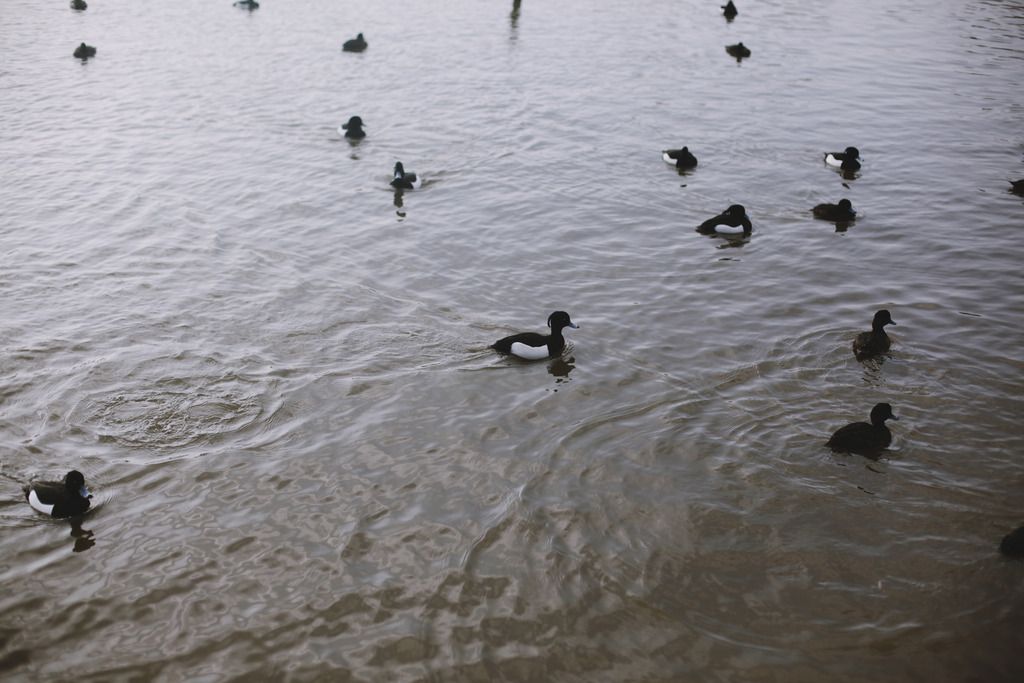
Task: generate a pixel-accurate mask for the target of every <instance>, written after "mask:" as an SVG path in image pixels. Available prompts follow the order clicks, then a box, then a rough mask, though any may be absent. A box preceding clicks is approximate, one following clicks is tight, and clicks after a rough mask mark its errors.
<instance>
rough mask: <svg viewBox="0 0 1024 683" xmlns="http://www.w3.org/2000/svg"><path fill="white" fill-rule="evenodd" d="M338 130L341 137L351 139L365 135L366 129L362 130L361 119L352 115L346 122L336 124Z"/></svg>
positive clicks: (359, 138) (357, 138) (358, 138)
mask: <svg viewBox="0 0 1024 683" xmlns="http://www.w3.org/2000/svg"><path fill="white" fill-rule="evenodd" d="M338 132H339V133H341V135H342V136H343V137H346V138H351V139H353V140H361V139H362V138H365V137H366V131H365V130H363V120H362V119H361V118H359V117H358V116H353V117H351V118H349V120H348V123H343V124H341V125H340V126H338Z"/></svg>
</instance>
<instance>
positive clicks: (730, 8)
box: [721, 0, 740, 20]
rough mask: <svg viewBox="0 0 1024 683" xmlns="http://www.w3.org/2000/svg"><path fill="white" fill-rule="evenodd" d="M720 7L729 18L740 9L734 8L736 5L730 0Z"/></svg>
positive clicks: (733, 16) (734, 16)
mask: <svg viewBox="0 0 1024 683" xmlns="http://www.w3.org/2000/svg"><path fill="white" fill-rule="evenodd" d="M721 7H722V14H724V15H725V18H726V19H730V20H731V19H735V18H736V15H737V14H739V13H740V11H739V10H738V9H736V5H734V4H732V0H729V2H727V3H726V4H724V5H722V6H721Z"/></svg>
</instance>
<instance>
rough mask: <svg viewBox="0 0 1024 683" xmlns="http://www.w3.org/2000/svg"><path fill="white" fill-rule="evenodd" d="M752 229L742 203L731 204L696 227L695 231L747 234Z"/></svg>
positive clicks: (707, 233)
mask: <svg viewBox="0 0 1024 683" xmlns="http://www.w3.org/2000/svg"><path fill="white" fill-rule="evenodd" d="M752 230H753V226H752V225H751V224H750V219H749V218H747V210H746V209H744V208H743V205H742V204H733V205H732V206H730V207H729V208H728V209H726V210H725V211H723V212H722V213H720V214H718V215H717V216H715V217H714V218H709V219H708V220H706V221H704V222H703V223H701V224H700V226H699V227H698V228H697V232H699V233H700V234H702V235H749V234H750V232H751V231H752Z"/></svg>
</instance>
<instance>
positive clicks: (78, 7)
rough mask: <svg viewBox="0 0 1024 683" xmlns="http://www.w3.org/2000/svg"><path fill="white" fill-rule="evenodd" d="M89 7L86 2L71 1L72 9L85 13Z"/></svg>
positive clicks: (80, 0)
mask: <svg viewBox="0 0 1024 683" xmlns="http://www.w3.org/2000/svg"><path fill="white" fill-rule="evenodd" d="M88 6H89V5H87V4H86V2H85V0H71V9H76V10H79V11H83V10H85V8H87V7H88Z"/></svg>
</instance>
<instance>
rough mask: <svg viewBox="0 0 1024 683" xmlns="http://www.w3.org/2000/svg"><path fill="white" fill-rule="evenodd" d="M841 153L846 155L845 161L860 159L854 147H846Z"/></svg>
mask: <svg viewBox="0 0 1024 683" xmlns="http://www.w3.org/2000/svg"><path fill="white" fill-rule="evenodd" d="M843 153H844V154H845V155H846V158H847V160H852V159H860V150H859V149H857V148H856V147H847V148H846V151H845V152H843Z"/></svg>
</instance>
